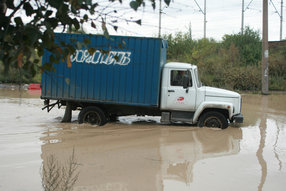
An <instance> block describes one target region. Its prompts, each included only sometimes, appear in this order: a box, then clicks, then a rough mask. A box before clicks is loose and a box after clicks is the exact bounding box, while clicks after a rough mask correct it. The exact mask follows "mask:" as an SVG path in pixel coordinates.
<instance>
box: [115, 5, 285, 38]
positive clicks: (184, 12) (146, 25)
mask: <svg viewBox="0 0 286 191" xmlns="http://www.w3.org/2000/svg"><path fill="white" fill-rule="evenodd" d="M244 1H245V8H246V6H247V5H248V4H249V3H250V2H251V0H244ZM268 1H269V14H268V15H269V40H271V41H274V40H279V37H280V17H279V15H278V14H277V13H276V12H275V9H274V6H273V5H272V4H271V2H270V0H268ZM125 2H126V1H125ZM197 2H198V4H199V5H200V7H201V8H202V9H203V7H204V0H197ZM206 2H207V11H206V12H207V27H206V36H207V37H208V38H214V39H216V40H221V38H222V37H223V35H225V34H233V33H238V32H240V30H241V9H242V0H216V1H215V0H206ZM272 2H273V4H274V5H275V6H276V8H277V9H278V11H279V13H280V3H281V0H272ZM126 3H127V5H125V6H128V1H127V2H126ZM123 6H124V5H123ZM285 6H286V1H285V2H284V8H283V12H284V14H283V15H284V17H285V12H286V8H285ZM158 7H159V4H158V3H157V7H156V10H153V9H152V8H151V5H150V4H149V3H147V5H146V7H145V8H144V9H140V10H138V11H137V12H136V13H133V12H132V11H130V10H129V12H128V13H126V14H128V15H132V17H135V18H141V19H142V21H143V22H142V26H138V25H136V24H131V23H129V24H126V23H121V24H120V28H119V30H118V32H115V31H112V30H110V32H111V34H119V35H135V36H157V35H158V23H159V16H158V15H159V14H158ZM203 18H204V16H203V14H202V13H201V12H200V11H199V8H198V6H197V5H196V3H195V1H194V0H173V1H172V2H171V4H170V7H167V8H166V7H164V8H163V14H162V34H170V33H172V34H175V33H176V32H186V31H187V30H188V27H189V25H190V24H191V28H192V35H193V38H195V39H198V38H202V37H203ZM285 21H286V19H285V18H284V21H283V34H282V37H283V39H285V38H286V22H285ZM244 23H245V26H250V27H251V28H253V29H255V30H259V31H260V33H261V32H262V29H261V28H262V0H253V1H252V2H251V4H250V5H249V7H248V9H246V11H245V15H244Z"/></svg>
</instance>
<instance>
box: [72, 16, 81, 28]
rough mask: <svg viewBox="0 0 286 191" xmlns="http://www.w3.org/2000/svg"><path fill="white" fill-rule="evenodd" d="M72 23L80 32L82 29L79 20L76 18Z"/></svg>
mask: <svg viewBox="0 0 286 191" xmlns="http://www.w3.org/2000/svg"><path fill="white" fill-rule="evenodd" d="M72 22H73V25H74V27H75V29H76V30H78V29H79V28H80V25H79V22H78V20H77V19H76V18H74V19H73V20H72Z"/></svg>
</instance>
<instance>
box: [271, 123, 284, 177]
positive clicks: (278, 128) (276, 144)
mask: <svg viewBox="0 0 286 191" xmlns="http://www.w3.org/2000/svg"><path fill="white" fill-rule="evenodd" d="M275 124H276V127H277V133H276V139H275V143H274V145H273V147H274V148H273V151H274V154H275V158H276V159H277V161H278V164H279V171H281V169H282V161H281V160H280V158H279V154H278V152H277V146H278V141H279V134H280V125H279V124H278V122H277V120H276V121H275Z"/></svg>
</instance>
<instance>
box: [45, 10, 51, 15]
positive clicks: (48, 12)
mask: <svg viewBox="0 0 286 191" xmlns="http://www.w3.org/2000/svg"><path fill="white" fill-rule="evenodd" d="M52 14H53V11H51V10H48V11H47V12H46V13H45V17H49V16H51V15H52Z"/></svg>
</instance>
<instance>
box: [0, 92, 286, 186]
mask: <svg viewBox="0 0 286 191" xmlns="http://www.w3.org/2000/svg"><path fill="white" fill-rule="evenodd" d="M0 106H1V108H2V111H1V115H0V190H9V191H10V190H29V191H31V190H41V189H42V186H41V176H40V173H39V172H40V169H41V166H42V164H44V165H45V164H46V163H47V158H48V157H49V156H51V155H53V156H54V157H55V158H56V159H57V160H58V161H59V163H61V164H66V163H67V160H68V158H69V157H70V156H71V154H72V152H73V150H74V152H75V158H76V161H77V164H79V166H78V172H79V177H78V179H77V181H76V183H75V185H74V190H76V191H82V190H83V191H85V190H116V191H118V190H124V191H125V190H130V191H133V190H142V191H143V190H144V191H145V190H158V191H161V190H162V191H163V190H164V191H168V190H170V191H171V190H172V191H173V190H275V191H277V190H278V191H279V190H281V191H282V190H284V189H285V184H284V181H285V179H286V167H285V166H286V95H283V94H280V95H269V96H261V95H243V107H242V113H243V114H244V118H245V122H244V123H243V124H242V125H241V127H239V128H237V127H232V126H231V127H229V128H228V129H226V130H217V129H208V128H198V127H196V126H190V125H187V124H176V125H160V123H159V121H160V118H158V117H136V116H128V117H120V118H119V121H117V122H113V123H108V124H106V125H105V126H103V127H99V126H93V125H89V124H77V113H74V114H73V119H72V121H73V122H72V123H60V121H61V117H62V116H63V114H64V110H63V109H60V110H58V109H53V110H52V111H51V112H50V113H47V112H46V111H42V110H41V108H42V106H43V102H42V100H40V99H39V96H38V95H35V94H33V95H30V94H29V93H28V92H22V93H21V94H19V91H18V90H2V89H0Z"/></svg>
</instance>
